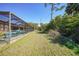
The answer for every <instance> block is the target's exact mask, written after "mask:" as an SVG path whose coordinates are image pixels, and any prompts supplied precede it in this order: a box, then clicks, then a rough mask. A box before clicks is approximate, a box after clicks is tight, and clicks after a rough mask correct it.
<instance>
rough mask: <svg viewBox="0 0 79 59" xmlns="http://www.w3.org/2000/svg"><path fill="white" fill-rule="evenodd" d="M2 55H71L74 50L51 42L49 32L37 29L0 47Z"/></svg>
mask: <svg viewBox="0 0 79 59" xmlns="http://www.w3.org/2000/svg"><path fill="white" fill-rule="evenodd" d="M0 55H8V56H10V55H12V56H63V55H64V56H70V55H75V54H74V53H73V51H72V50H70V49H68V48H67V47H65V46H60V45H59V44H57V43H56V44H55V43H51V42H50V40H49V39H48V35H47V34H42V33H38V32H37V31H33V32H30V33H28V34H26V36H25V37H23V38H22V39H20V40H18V41H16V42H15V43H12V44H7V45H6V46H4V47H3V48H0Z"/></svg>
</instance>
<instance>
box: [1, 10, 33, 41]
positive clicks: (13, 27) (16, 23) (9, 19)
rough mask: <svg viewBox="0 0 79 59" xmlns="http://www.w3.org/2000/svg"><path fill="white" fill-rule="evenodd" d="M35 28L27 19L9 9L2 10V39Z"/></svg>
mask: <svg viewBox="0 0 79 59" xmlns="http://www.w3.org/2000/svg"><path fill="white" fill-rule="evenodd" d="M29 30H30V31H32V30H33V28H32V27H31V26H29V25H28V24H27V23H26V22H25V21H23V20H22V19H21V18H19V17H17V16H16V15H15V14H13V13H11V12H8V11H0V40H2V39H3V40H6V41H8V42H9V41H10V40H11V38H13V37H16V36H19V35H22V34H25V33H27V32H29Z"/></svg>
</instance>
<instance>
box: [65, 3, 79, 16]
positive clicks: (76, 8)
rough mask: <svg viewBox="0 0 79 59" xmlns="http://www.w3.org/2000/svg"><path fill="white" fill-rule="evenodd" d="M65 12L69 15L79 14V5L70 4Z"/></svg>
mask: <svg viewBox="0 0 79 59" xmlns="http://www.w3.org/2000/svg"><path fill="white" fill-rule="evenodd" d="M65 12H66V13H67V14H68V15H70V14H71V15H73V14H77V13H79V3H68V4H67V7H66V10H65Z"/></svg>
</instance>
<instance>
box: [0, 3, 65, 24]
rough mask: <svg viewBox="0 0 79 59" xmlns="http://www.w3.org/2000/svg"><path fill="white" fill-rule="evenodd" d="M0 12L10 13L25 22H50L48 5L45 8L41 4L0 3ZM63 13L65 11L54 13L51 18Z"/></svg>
mask: <svg viewBox="0 0 79 59" xmlns="http://www.w3.org/2000/svg"><path fill="white" fill-rule="evenodd" d="M61 5H63V4H61ZM57 7H59V6H57ZM0 11H10V12H12V13H14V14H15V15H16V16H18V17H20V18H21V19H23V20H24V21H26V22H32V23H40V22H41V23H49V21H50V5H48V6H47V7H45V6H44V4H43V3H0ZM64 11H65V9H63V10H61V11H56V12H54V14H53V18H54V17H55V16H57V15H60V14H61V15H63V14H64Z"/></svg>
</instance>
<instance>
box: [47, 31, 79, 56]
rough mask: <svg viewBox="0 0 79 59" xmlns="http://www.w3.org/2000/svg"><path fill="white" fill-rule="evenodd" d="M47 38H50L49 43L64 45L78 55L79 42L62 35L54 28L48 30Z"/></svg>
mask: <svg viewBox="0 0 79 59" xmlns="http://www.w3.org/2000/svg"><path fill="white" fill-rule="evenodd" d="M49 39H50V40H51V43H55V44H59V45H61V46H66V47H67V48H69V49H71V50H72V51H73V52H74V53H75V54H76V55H79V44H77V43H76V42H75V41H73V39H71V38H69V37H65V36H62V35H61V34H60V33H59V32H58V31H54V30H50V31H49Z"/></svg>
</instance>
